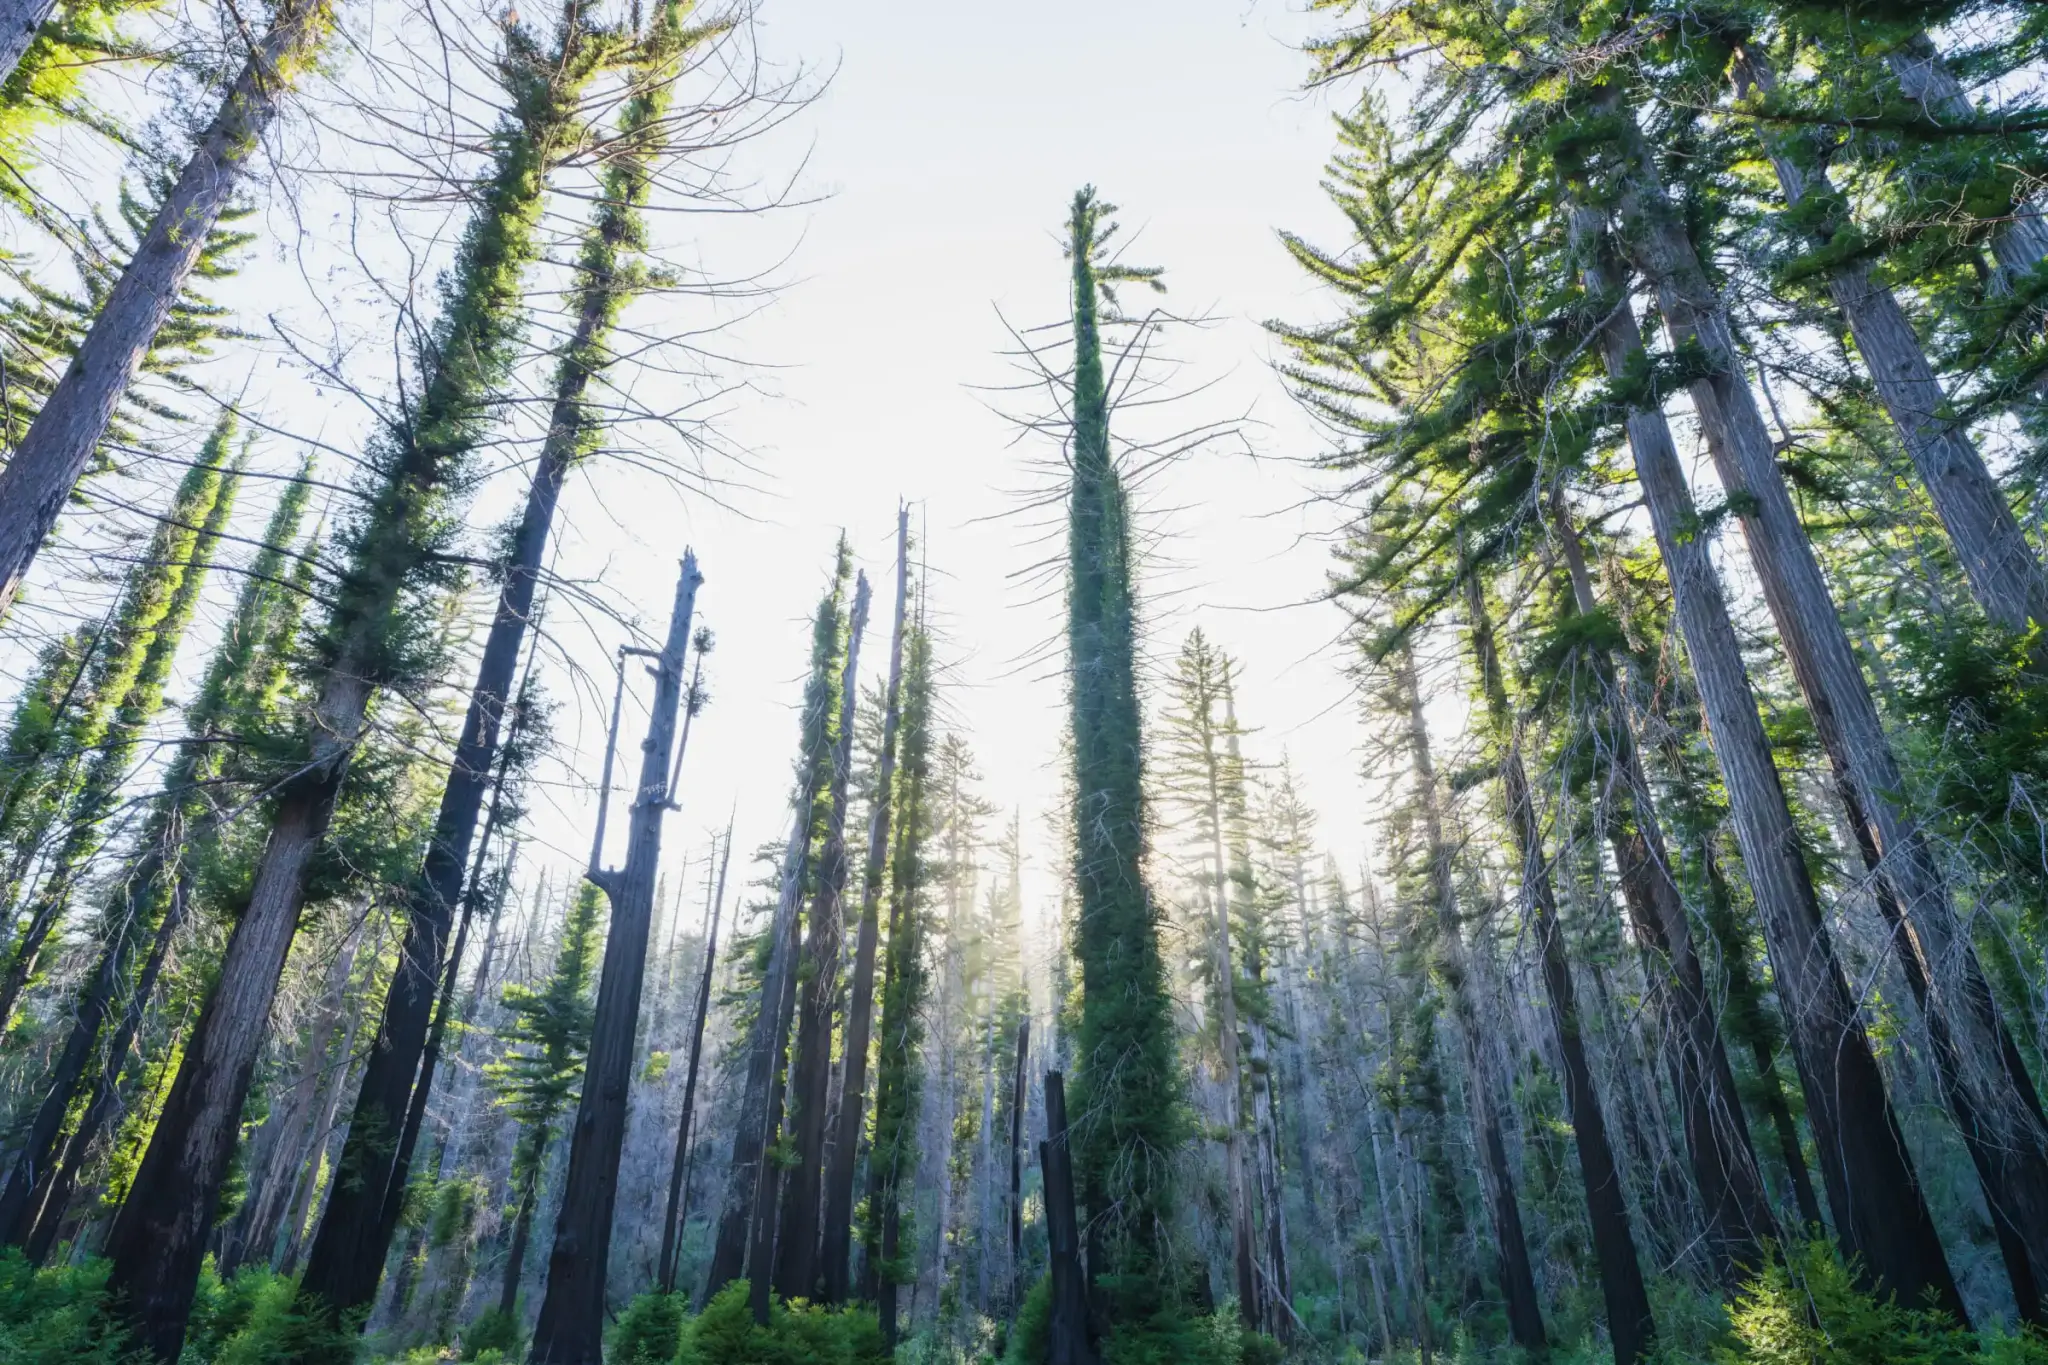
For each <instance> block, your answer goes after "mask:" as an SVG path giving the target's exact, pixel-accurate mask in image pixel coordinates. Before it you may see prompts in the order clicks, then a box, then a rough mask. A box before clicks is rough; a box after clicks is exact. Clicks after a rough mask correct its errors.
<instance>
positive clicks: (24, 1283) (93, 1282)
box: [0, 1247, 143, 1365]
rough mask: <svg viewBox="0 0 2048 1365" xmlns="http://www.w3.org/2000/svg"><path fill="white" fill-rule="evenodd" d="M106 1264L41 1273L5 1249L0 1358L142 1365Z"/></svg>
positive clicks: (0, 1259)
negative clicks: (128, 1336)
mask: <svg viewBox="0 0 2048 1365" xmlns="http://www.w3.org/2000/svg"><path fill="white" fill-rule="evenodd" d="M107 1271H108V1267H107V1264H106V1262H104V1261H88V1262H86V1263H85V1264H84V1265H80V1266H56V1267H53V1268H51V1269H48V1270H37V1269H36V1268H35V1267H34V1266H31V1265H30V1264H29V1263H28V1260H27V1258H26V1257H24V1256H23V1255H22V1254H21V1252H20V1250H19V1249H18V1248H15V1247H9V1248H7V1249H6V1250H5V1251H0V1360H5V1361H7V1362H9V1365H141V1362H142V1360H143V1356H142V1354H141V1353H140V1352H139V1351H133V1350H131V1349H130V1347H129V1345H128V1342H127V1340H126V1335H125V1332H124V1331H123V1328H122V1325H121V1322H120V1319H119V1318H117V1317H116V1316H115V1314H114V1311H113V1303H112V1299H111V1296H110V1295H109V1294H108V1292H107Z"/></svg>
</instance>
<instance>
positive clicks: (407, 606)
mask: <svg viewBox="0 0 2048 1365" xmlns="http://www.w3.org/2000/svg"><path fill="white" fill-rule="evenodd" d="M617 45H618V44H617V40H616V38H615V37H614V36H612V35H608V34H605V33H603V32H601V31H597V30H595V29H593V28H592V27H591V23H590V20H589V19H588V18H587V17H586V16H584V15H583V14H582V13H581V12H580V11H571V12H570V13H569V14H567V15H566V16H565V18H564V20H563V22H562V25H561V28H560V31H559V33H558V34H557V37H556V41H555V42H554V43H553V44H552V45H551V46H548V47H544V46H543V45H542V44H540V43H538V42H536V41H535V40H534V38H533V36H532V35H531V34H530V33H529V32H527V30H526V29H524V28H523V27H521V26H519V25H517V24H514V25H510V26H508V27H507V30H506V33H505V47H506V52H505V57H504V60H503V62H502V63H501V71H502V73H503V77H504V79H505V81H506V82H507V87H508V93H509V95H510V96H511V100H512V108H511V111H510V112H509V113H508V115H507V117H506V121H505V125H504V127H503V130H502V131H503V136H502V137H501V138H500V139H499V142H498V153H497V157H496V160H495V163H494V165H493V169H492V173H491V175H490V177H489V179H488V180H487V181H486V182H485V184H484V186H483V188H482V189H481V191H480V195H479V199H478V201H477V203H476V206H475V211H474V213H473V216H472V219H471V223H470V227H469V230H468V232H467V234H466V235H465V237H464V238H463V242H462V245H461V248H460V251H459V253H458V258H457V262H456V264H455V267H454V269H453V270H452V271H451V272H450V273H449V275H448V277H447V279H446V281H445V283H444V288H443V313H442V317H441V319H440V322H439V323H438V325H437V327H436V328H435V330H434V332H433V333H432V335H431V338H430V339H429V340H428V341H427V342H426V343H425V345H424V347H423V351H422V353H421V354H420V355H418V356H417V357H416V358H415V359H416V376H415V377H416V381H417V388H416V394H415V396H414V397H413V398H412V399H411V400H410V401H408V402H407V403H405V404H404V405H402V408H401V416H400V418H399V419H398V420H397V422H396V423H395V424H394V425H393V426H391V428H390V429H389V430H388V431H386V432H385V433H384V434H383V435H382V437H381V438H380V439H379V440H378V441H377V442H376V443H375V444H374V446H373V449H372V458H371V459H370V461H369V462H368V473H367V474H366V477H367V478H368V479H369V481H370V482H369V485H368V488H367V490H366V492H367V497H366V499H365V502H364V505H363V506H362V508H361V509H360V510H359V511H358V512H357V514H356V520H355V522H354V524H353V525H352V526H351V528H350V530H349V533H348V537H347V565H346V567H345V568H344V569H343V571H342V573H341V576H340V582H339V583H338V584H337V585H336V587H335V589H334V590H333V597H332V602H333V605H332V607H331V608H330V611H329V616H328V620H327V623H326V625H325V627H324V628H323V629H322V630H321V632H320V634H319V637H318V640H317V642H316V646H315V654H316V660H317V671H318V678H319V682H318V686H317V689H316V693H317V695H316V697H315V699H314V700H313V702H312V705H311V707H310V711H311V714H310V716H309V718H308V724H307V727H306V732H305V735H304V738H303V745H304V748H303V752H302V754H301V755H300V756H299V760H298V761H297V762H296V763H295V764H294V765H293V766H292V767H291V768H290V769H288V770H287V771H288V773H289V775H288V776H287V777H286V778H285V779H284V780H283V781H282V782H281V783H280V784H279V786H278V789H277V794H276V796H275V798H274V800H273V803H272V810H271V814H270V822H269V823H270V832H269V835H268V838H267V839H266V840H265V843H264V847H263V852H262V855H261V857H260V859H259V860H258V863H257V866H256V869H255V873H254V876H253V878H252V880H251V883H250V889H249V892H248V901H247V905H246V908H245V909H243V911H242V913H241V915H240V917H239V918H238V919H237V921H236V924H235V928H234V932H233V934H232V935H231V936H230V938H229V940H228V945H227V949H226V952H225V954H224V955H223V958H222V962H221V970H220V976H219V985H218V987H217V988H216V989H215V990H214V991H213V993H212V995H211V996H210V997H209V998H208V1000H207V1003H206V1005H205V1008H204V1010H203V1011H202V1013H201V1016H200V1018H199V1020H198V1022H197V1024H196V1026H195V1027H194V1029H193V1033H192V1036H191V1038H190V1039H189V1040H188V1042H187V1044H186V1046H185V1048H184V1051H183V1054H182V1058H181V1061H180V1064H179V1069H178V1075H177V1079H176V1080H175V1081H174V1082H173V1083H172V1086H171V1089H170V1092H169V1093H168V1094H167V1095H166V1097H165V1101H164V1109H163V1113H162V1115H161V1116H160V1117H159V1119H158V1121H157V1123H156V1125H155V1128H154V1130H153V1132H152V1134H151V1138H150V1143H149V1148H148V1151H147V1153H146V1154H145V1155H144V1157H143V1159H142V1165H141V1168H140V1170H139V1172H138V1177H137V1179H136V1181H135V1184H134V1187H133V1189H132V1191H131V1193H130V1195H129V1197H128V1199H127V1200H126V1201H125V1202H124V1204H123V1205H122V1208H121V1212H120V1215H119V1217H118V1218H117V1219H116V1221H115V1224H114V1228H113V1231H112V1233H111V1234H110V1236H109V1239H108V1244H107V1252H108V1257H109V1259H110V1260H111V1261H112V1263H113V1275H112V1283H113V1284H114V1285H115V1286H116V1287H117V1288H118V1290H119V1291H120V1292H121V1293H122V1294H124V1295H125V1296H126V1301H127V1304H128V1309H129V1312H130V1313H131V1314H133V1315H134V1318H135V1320H136V1323H137V1335H138V1338H139V1340H140V1341H141V1342H143V1343H144V1344H145V1345H147V1347H148V1348H149V1349H150V1350H151V1351H152V1352H153V1353H154V1354H155V1355H156V1356H157V1357H158V1358H159V1359H165V1360H168V1359H171V1358H173V1357H175V1356H176V1355H177V1353H178V1351H179V1349H180V1348H181V1345H182V1343H183V1341H184V1336H185V1327H186V1322H187V1319H188V1316H189V1314H190V1311H191V1304H192V1293H193V1288H194V1286H195V1285H196V1283H197V1280H198V1275H199V1269H200V1261H201V1258H202V1256H203V1254H204V1244H205V1234H206V1229H207V1228H208V1226H209V1225H210V1223H211V1220H212V1214H213V1209H214V1205H215V1202H216V1200H217V1199H218V1197H219V1192H220V1188H221V1182H222V1181H223V1180H224V1179H225V1177H226V1175H227V1169H228V1163H229V1160H230V1158H231V1157H232V1154H233V1150H234V1142H235V1135H236V1130H237V1122H238V1116H239V1114H240V1112H241V1107H242V1101H243V1100H244V1098H245V1097H246V1096H247V1094H248V1090H249V1084H250V1079H251V1076H252V1074H253V1071H254V1067H255V1063H256V1058H257V1054H258V1051H259V1050H260V1048H261V1045H262V1042H263V1038H264V1036H265V1032H266V1027H265V1025H266V1021H267V1018H268V1016H269V1013H270V1005H271V1002H272V1000H273V998H274V997H275V994H276V991H277V985H278V981H279V977H280V975H281V973H282V971H283V967H284V962H285V957H286V954H287V952H288V951H289V949H290V946H291V941H292V937H293V934H294V931H295V929H296V927H297V922H298V918H299V909H300V907H301V905H302V904H303V901H304V899H305V894H306V878H307V874H308V870H309V868H310V866H311V864H312V861H313V857H314V855H315V853H316V852H317V851H318V850H319V848H320V847H321V845H322V844H323V842H324V840H325V838H326V834H327V831H328V828H329V826H330V824H331V823H332V821H333V817H334V811H335V806H336V802H337V800H338V798H339V797H340V795H341V790H342V786H343V783H344V779H345V777H346V775H347V771H348V767H349V761H350V758H351V757H352V755H353V753H354V751H355V750H356V748H357V747H358V746H359V745H360V743H361V742H362V740H363V738H364V734H365V730H366V725H367V720H368V716H369V710H370V702H371V699H372V697H373V695H374V694H375V693H376V691H377V690H378V688H379V687H380V686H383V685H385V684H387V683H390V682H392V681H396V680H400V679H403V678H406V677H408V676H411V675H413V674H415V673H416V672H418V671H419V670H420V668H421V666H422V663H423V659H422V655H423V654H425V653H430V652H431V649H432V647H433V645H434V643H435V642H434V640H433V639H432V638H431V636H432V634H433V631H432V622H433V621H434V619H435V617H436V613H434V612H432V611H422V610H420V609H419V605H418V604H419V602H420V599H421V598H422V597H423V596H424V597H427V598H432V597H433V596H437V595H438V594H440V593H441V592H442V591H444V590H445V587H446V585H447V582H448V578H449V574H450V572H451V566H450V564H449V561H448V559H447V557H446V556H445V555H443V554H442V553H440V551H441V548H442V544H443V542H444V541H445V539H446V538H447V537H449V536H450V535H452V534H453V533H454V531H455V529H456V528H455V526H454V524H453V522H452V519H451V518H449V517H447V516H446V515H444V514H445V512H446V510H447V504H448V499H449V497H450V496H451V491H452V489H453V488H454V487H455V486H457V485H458V482H459V480H460V478H461V476H462V472H463V470H464V469H465V468H466V467H467V465H468V463H469V457H470V456H471V455H472V454H473V452H474V451H475V449H476V446H477V444H478V442H479V440H480V439H481V437H482V435H483V432H484V430H485V427H486V424H487V421H488V418H489V416H490V414H491V411H492V407H493V404H494V401H495V398H494V395H495V391H496V389H497V387H498V385H499V384H500V383H501V382H502V380H503V378H504V375H505V373H506V371H507V369H508V368H509V367H510V365H511V363H512V360H513V358H514V352H515V350H516V342H517V339H518V336H519V333H520V322H521V300H522V294H521V283H520V281H521V275H522V273H523V269H524V267H525V266H526V264H527V263H528V262H529V261H530V260H531V258H532V256H533V254H534V252H535V251H536V250H537V245H538V243H537V233H536V227H537V224H538V220H539V216H540V211H541V207H542V202H543V200H544V198H545V192H546V179H547V173H548V171H549V169H550V168H551V167H552V166H553V165H554V164H556V162H557V161H558V160H559V159H560V158H561V157H562V156H563V155H565V154H566V152H567V151H568V150H569V149H570V148H571V147H573V145H574V144H575V142H576V140H577V139H578V137H579V136H580V132H579V121H578V113H579V110H580V97H581V92H582V90H583V88H584V86H585V85H586V84H587V82H588V81H589V80H590V78H591V76H592V75H593V73H594V72H595V71H596V70H597V69H598V68H599V67H600V66H602V65H603V63H604V62H605V61H607V60H608V59H609V57H610V55H611V53H612V52H613V50H614V49H615V48H616V47H617ZM13 468H14V467H10V473H11V472H12V469H13Z"/></svg>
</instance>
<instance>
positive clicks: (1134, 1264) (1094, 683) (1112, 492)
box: [1067, 189, 1184, 1321]
mask: <svg viewBox="0 0 2048 1365" xmlns="http://www.w3.org/2000/svg"><path fill="white" fill-rule="evenodd" d="M1111 211H1112V210H1111V208H1110V207H1109V206H1108V205H1105V204H1103V203H1101V202H1100V201H1098V200H1097V199H1096V197H1095V192H1094V190H1093V189H1083V190H1082V191H1081V192H1080V193H1078V194H1076V195H1075V196H1074V202H1073V210H1072V214H1071V216H1070V218H1069V220H1068V224H1067V231H1068V240H1067V256H1068V259H1069V263H1070V265H1071V268H1072V291H1073V293H1072V299H1071V304H1072V308H1073V330H1074V371H1073V392H1072V398H1071V406H1070V407H1069V409H1068V411H1069V412H1070V414H1071V418H1072V423H1073V430H1072V433H1071V436H1070V438H1069V441H1068V446H1067V459H1068V464H1069V468H1070V471H1071V480H1072V481H1071V484H1070V486H1069V489H1068V495H1067V558H1068V583H1067V655H1068V657H1067V670H1068V691H1069V704H1070V707H1071V712H1072V726H1073V742H1074V757H1073V773H1074V792H1073V803H1074V805H1073V810H1074V815H1073V822H1074V823H1073V827H1074V881H1075V887H1076V891H1077V898H1078V913H1077V916H1076V933H1075V941H1074V955H1075V958H1076V960H1077V961H1078V962H1079V963H1080V966H1081V1019H1080V1036H1079V1038H1078V1040H1077V1042H1078V1048H1077V1051H1076V1054H1075V1056H1076V1061H1077V1064H1078V1075H1077V1077H1076V1080H1075V1086H1074V1089H1075V1092H1076V1093H1075V1097H1074V1099H1075V1103H1074V1109H1075V1111H1076V1112H1077V1113H1078V1114H1079V1115H1080V1119H1079V1121H1078V1123H1077V1124H1076V1127H1075V1134H1074V1138H1075V1159H1074V1166H1075V1172H1074V1174H1075V1180H1076V1184H1077V1189H1078V1193H1079V1196H1080V1200H1081V1203H1082V1205H1083V1206H1084V1207H1085V1208H1086V1209H1087V1218H1088V1222H1087V1234H1088V1238H1089V1252H1088V1275H1089V1278H1090V1281H1091V1284H1092V1290H1093V1292H1094V1293H1095V1294H1098V1295H1102V1296H1105V1297H1107V1298H1113V1299H1114V1300H1115V1302H1116V1307H1115V1308H1114V1309H1113V1310H1111V1316H1112V1317H1114V1318H1116V1319H1117V1320H1120V1321H1142V1320H1144V1319H1145V1318H1147V1317H1149V1316H1150V1313H1149V1306H1151V1305H1156V1304H1157V1303H1158V1302H1159V1301H1160V1298H1161V1294H1162V1291H1166V1290H1168V1289H1169V1286H1170V1284H1171V1282H1172V1280H1173V1279H1174V1278H1175V1275H1176V1268H1175V1267H1174V1266H1173V1265H1172V1264H1171V1261H1170V1258H1169V1257H1168V1256H1167V1253H1166V1247H1165V1240H1166V1236H1167V1225H1168V1222H1169V1220H1170V1218H1171V1212H1172V1196H1171V1190H1170V1184H1171V1181H1170V1175H1169V1167H1170V1166H1171V1164H1172V1158H1173V1154H1174V1152H1175V1151H1176V1150H1177V1149H1178V1147H1179V1145H1180V1140H1181V1136H1182V1133H1183V1131H1184V1123H1183V1118H1182V1101H1181V1096H1180V1094H1179V1093H1178V1074H1179V1068H1178V1066H1177V1065H1176V1063H1175V1060H1174V1052H1175V1040H1174V1034H1173V1024H1172V1014H1171V1005H1170V1002H1169V999H1168V996H1167V990H1166V980H1165V969H1164V966H1163V964H1162V962H1161V960H1160V954H1159V907H1158V905H1157V903H1156V902H1155V901H1154V899H1153V896H1152V892H1151V889H1150V888H1149V887H1148V886H1147V884H1146V881H1145V875H1144V863H1145V830H1146V825H1145V796H1144V781H1143V753H1144V728H1143V722H1142V719H1141V714H1140V707H1139V701H1138V679H1137V667H1136V652H1137V604H1136V597H1135V589H1134V585H1133V583H1132V564H1131V523H1130V507H1129V502H1128V499H1127V495H1126V492H1125V489H1124V484H1123V478H1122V475H1121V473H1120V471H1119V469H1118V465H1117V461H1116V458H1115V456H1114V453H1113V451H1112V448H1111V444H1110V431H1109V419H1110V406H1111V403H1110V395H1109V388H1108V384H1107V381H1106V379H1105V373H1104V369H1103V359H1102V335H1101V325H1102V313H1101V308H1102V305H1103V303H1104V302H1107V303H1109V304H1110V306H1111V310H1112V311H1111V313H1110V317H1111V318H1112V319H1114V318H1115V317H1116V313H1115V311H1114V308H1115V296H1114V290H1115V287H1116V286H1117V285H1118V284H1120V283H1125V282H1129V283H1137V284H1144V285H1148V286H1151V287H1153V288H1158V287H1159V272H1158V271H1157V270H1143V269H1137V268H1135V267H1131V266H1126V265H1121V264H1118V263H1116V262H1114V261H1113V260H1111V259H1110V258H1109V256H1108V253H1107V250H1106V247H1107V243H1108V241H1109V239H1110V236H1111V233H1112V232H1113V230H1114V229H1113V226H1112V224H1111V222H1110V220H1109V217H1108V215H1109V213H1110V212H1111Z"/></svg>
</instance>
